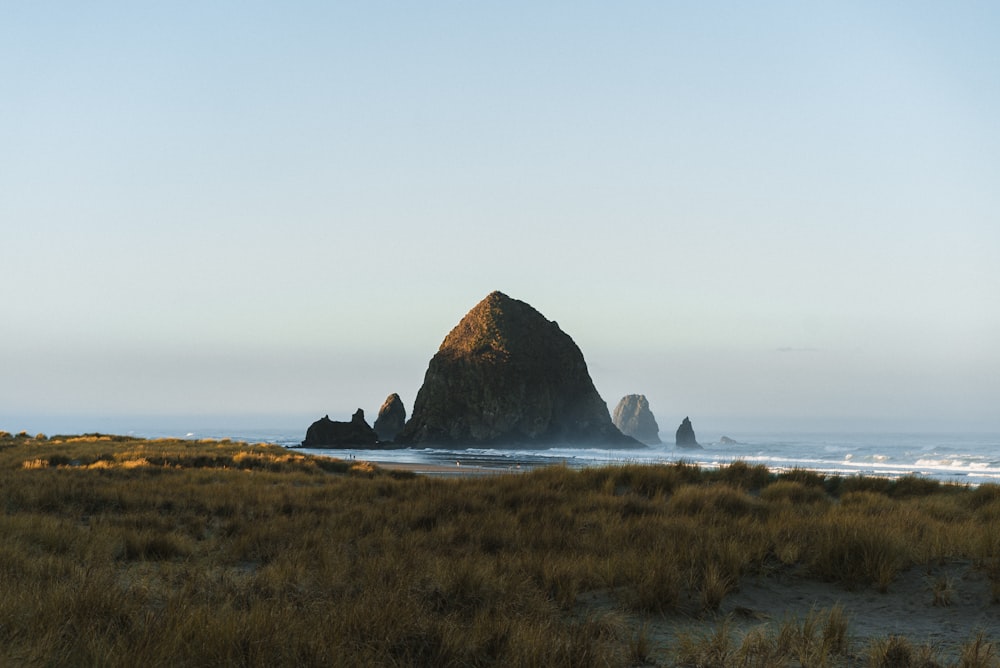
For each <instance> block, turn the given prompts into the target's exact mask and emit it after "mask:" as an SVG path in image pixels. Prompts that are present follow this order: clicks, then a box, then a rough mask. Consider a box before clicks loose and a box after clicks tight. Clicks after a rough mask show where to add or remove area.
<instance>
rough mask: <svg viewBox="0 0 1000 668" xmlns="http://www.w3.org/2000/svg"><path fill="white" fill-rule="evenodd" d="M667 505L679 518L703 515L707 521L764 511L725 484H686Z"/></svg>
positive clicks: (741, 492) (756, 501) (745, 495)
mask: <svg viewBox="0 0 1000 668" xmlns="http://www.w3.org/2000/svg"><path fill="white" fill-rule="evenodd" d="M667 506H668V508H669V509H670V510H671V511H672V512H675V513H679V514H682V515H696V514H700V515H705V516H707V519H708V520H709V521H716V520H719V519H722V520H725V519H727V518H729V517H738V516H742V515H749V514H759V513H761V512H762V511H763V509H764V506H763V505H762V504H761V503H760V502H759V501H758V500H757V499H754V498H753V497H751V496H750V495H749V494H747V493H746V492H744V491H742V490H739V489H736V488H734V487H730V486H729V485H727V484H725V483H719V484H716V485H685V486H683V487H681V488H680V489H678V490H677V491H676V492H675V493H674V495H673V496H672V497H671V498H670V501H669V502H668V504H667Z"/></svg>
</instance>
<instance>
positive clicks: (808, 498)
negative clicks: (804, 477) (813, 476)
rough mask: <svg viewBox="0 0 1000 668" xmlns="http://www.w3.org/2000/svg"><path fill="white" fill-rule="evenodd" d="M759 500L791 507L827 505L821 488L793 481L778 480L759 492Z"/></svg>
mask: <svg viewBox="0 0 1000 668" xmlns="http://www.w3.org/2000/svg"><path fill="white" fill-rule="evenodd" d="M760 498H761V500H762V501H766V502H767V503H788V504H791V505H793V506H808V505H812V504H817V503H827V502H828V500H829V498H828V497H827V495H826V491H825V490H824V489H823V488H822V487H818V486H815V485H809V486H807V485H805V484H803V483H801V482H798V481H794V480H779V481H778V482H775V483H772V484H770V485H768V486H767V487H765V488H764V489H762V490H761V492H760Z"/></svg>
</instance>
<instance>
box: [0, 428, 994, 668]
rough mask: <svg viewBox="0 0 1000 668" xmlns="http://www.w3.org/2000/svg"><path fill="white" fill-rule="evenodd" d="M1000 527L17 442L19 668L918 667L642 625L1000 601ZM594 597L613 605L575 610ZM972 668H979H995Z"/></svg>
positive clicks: (0, 530) (949, 506)
mask: <svg viewBox="0 0 1000 668" xmlns="http://www.w3.org/2000/svg"><path fill="white" fill-rule="evenodd" d="M998 519H1000V487H997V486H992V485H984V486H981V487H979V488H976V489H967V488H962V487H957V486H949V485H940V484H937V483H933V482H930V483H929V482H928V481H926V480H922V479H918V478H912V479H910V478H902V479H899V480H895V481H889V480H879V479H866V478H830V477H827V476H823V475H822V474H817V473H812V472H807V471H791V472H789V473H786V474H782V475H776V474H773V473H771V472H769V471H767V470H766V469H765V468H763V467H760V466H749V465H747V464H744V463H740V462H737V463H734V464H732V465H730V466H726V467H723V468H721V469H718V470H701V469H699V468H698V467H695V466H692V465H689V464H673V465H663V466H647V465H642V466H639V465H635V466H633V465H625V466H610V467H604V468H594V469H586V470H580V471H574V470H570V469H567V468H564V467H550V468H544V469H539V470H535V471H532V472H528V473H524V474H509V475H497V476H487V477H477V478H474V479H473V478H467V479H438V478H431V477H423V476H414V475H412V474H392V473H390V472H387V471H384V470H381V469H378V468H376V467H373V466H371V465H366V464H365V463H363V462H356V461H339V460H333V459H328V458H321V457H312V456H307V455H303V454H299V453H295V452H289V451H287V450H284V449H282V448H278V447H275V446H269V445H248V444H241V443H231V442H228V441H219V442H216V441H200V442H192V441H178V440H138V439H132V438H127V437H118V436H107V435H100V434H91V435H85V436H54V437H48V438H47V437H44V436H42V435H39V436H37V437H31V436H28V435H27V434H21V435H18V436H11V435H9V434H0V536H2V537H3V539H2V540H0V665H38V666H54V665H60V666H84V665H87V666H90V665H99V666H134V665H146V666H151V667H152V666H208V665H243V666H284V665H296V666H300V665H337V666H341V665H343V666H353V665H359V666H360V665H388V666H394V665H436V666H506V665H524V666H609V665H610V666H628V665H639V664H642V663H655V664H660V665H678V666H680V665H684V666H687V665H690V666H696V665H698V666H700V665H705V666H708V665H719V666H729V665H733V666H737V665H739V666H758V665H759V666H772V665H774V666H784V665H791V666H794V665H831V666H838V665H894V664H892V663H891V661H892V660H894V659H893V658H892V657H894V656H897V655H898V656H903V655H904V654H906V652H907V651H908V652H909V654H906V655H907V656H911V657H919V656H922V655H921V654H920V651H919V650H918V649H916V648H917V647H918V646H917V645H915V644H913V643H908V641H905V640H901V639H893V638H888V639H881V640H879V641H878V642H873V643H872V644H870V646H868V647H866V648H864V649H863V650H857V649H853V650H852V649H851V646H850V643H849V642H848V641H847V640H846V638H847V630H846V628H847V621H846V620H845V618H844V615H843V612H842V611H840V610H837V609H834V610H828V611H817V612H816V613H815V615H811V616H810V617H809V618H808V619H805V620H802V621H798V620H789V621H786V623H785V624H784V625H783V626H781V627H776V628H773V629H771V630H770V631H768V630H762V629H758V630H756V631H754V632H753V633H750V634H747V635H746V636H745V637H743V638H734V637H733V634H732V633H730V632H729V630H728V629H727V628H726V624H725V623H724V622H723V623H722V624H721V625H720V626H719V627H718V628H716V629H715V630H714V631H712V633H711V634H709V635H708V636H704V637H701V636H690V635H689V636H686V637H683V638H680V639H679V640H678V641H677V642H675V643H673V644H672V645H666V644H664V643H663V642H662V641H660V640H658V639H655V638H652V637H651V636H650V634H649V630H648V628H647V627H644V626H642V625H636V624H634V623H633V622H634V620H636V619H663V618H671V617H673V616H677V617H679V618H684V619H691V618H697V617H699V616H701V617H704V618H705V619H708V620H711V619H713V615H715V612H716V611H717V610H719V609H720V607H721V605H722V604H723V602H724V601H725V599H726V597H727V595H729V594H730V593H731V592H732V591H734V590H735V589H736V587H738V585H739V581H740V578H741V577H743V576H746V575H753V574H760V573H769V572H774V571H775V570H780V569H795V570H796V571H797V572H800V573H802V574H804V575H805V576H807V577H811V578H816V579H820V580H826V581H831V582H836V583H839V584H840V585H842V586H844V587H846V588H874V589H876V590H882V591H885V590H889V589H891V587H892V586H893V580H894V578H895V577H896V576H897V575H898V574H899V573H900V572H901V571H902V570H904V569H906V568H909V567H911V566H913V565H916V564H930V563H936V562H941V561H945V560H949V559H967V560H971V561H972V562H974V563H975V564H976V565H977V566H978V567H979V568H981V569H983V571H984V572H986V573H987V574H988V575H989V580H988V581H989V583H990V586H992V588H993V589H992V594H993V597H994V598H997V596H998V592H1000V538H998V533H997V532H996V531H995V528H996V526H997V521H998ZM595 592H599V593H601V595H602V596H606V597H607V598H608V600H609V601H610V605H608V606H605V607H604V608H593V607H587V606H585V605H582V604H581V601H582V600H583V599H584V597H585V596H587V595H593V594H594V593H595ZM947 600H948V587H947V582H944V581H942V583H941V584H940V586H938V588H937V589H935V592H934V602H935V603H936V604H939V605H946V604H947ZM929 604H930V602H929ZM976 642H977V643H978V644H976V645H975V647H972V646H971V645H970V647H972V649H969V650H968V651H969V655H968V656H969V657H972V658H970V659H968V662H965V663H963V664H962V665H983V666H986V665H995V664H994V663H990V662H991V661H995V659H994V658H993V646H992V644H991V643H990V641H989V639H986V638H981V637H980V638H978V639H977V640H976ZM879 643H881V644H879ZM900 647H901V648H902V649H899V648H900ZM859 652H861V654H859ZM862 655H863V656H862ZM720 657H721V658H720ZM880 657H881V658H880ZM886 657H888V658H886ZM914 660H916V659H914ZM963 661H965V659H963ZM977 662H978V663H977ZM934 665H938V664H934Z"/></svg>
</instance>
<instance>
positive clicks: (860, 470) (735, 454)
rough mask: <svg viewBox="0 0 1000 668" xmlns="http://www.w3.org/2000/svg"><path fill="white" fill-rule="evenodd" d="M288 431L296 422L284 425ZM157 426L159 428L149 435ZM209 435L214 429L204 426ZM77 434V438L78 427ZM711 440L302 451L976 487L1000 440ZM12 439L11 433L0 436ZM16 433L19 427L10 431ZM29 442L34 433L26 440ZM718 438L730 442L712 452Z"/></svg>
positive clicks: (244, 430) (68, 427)
mask: <svg viewBox="0 0 1000 668" xmlns="http://www.w3.org/2000/svg"><path fill="white" fill-rule="evenodd" d="M23 422H24V421H23V420H21V419H14V418H8V419H4V420H2V423H0V427H3V426H4V425H5V424H6V425H11V426H14V425H18V424H22V423H23ZM29 422H33V423H34V424H33V425H31V424H29V425H28V426H34V427H35V428H36V429H38V428H39V427H41V428H42V429H45V428H48V429H49V430H50V431H49V433H50V434H54V433H64V434H66V433H82V432H83V431H102V432H104V433H115V434H122V433H127V434H131V435H135V436H140V437H145V438H158V437H172V438H190V439H202V438H213V439H223V438H229V439H232V440H234V441H247V442H251V443H261V442H262V443H272V444H276V445H280V446H283V447H297V446H299V444H300V443H301V442H302V439H303V438H304V437H305V431H306V427H307V426H308V423H309V420H307V419H304V418H303V419H302V420H301V424H302V426H301V427H295V428H292V427H289V426H287V425H288V424H289V422H290V421H289V420H288V419H287V418H285V419H279V420H275V423H277V424H280V425H283V426H280V427H275V428H266V427H265V425H266V424H267V423H268V420H267V419H266V418H258V419H257V422H256V424H254V423H253V422H252V421H251V420H248V419H234V418H232V417H230V418H228V419H227V418H219V419H211V418H205V417H200V418H183V417H175V418H172V419H170V420H159V419H157V418H146V419H143V420H134V419H131V420H130V419H127V418H107V419H106V420H104V421H99V422H98V424H94V423H93V421H91V420H81V419H73V420H67V419H62V420H57V419H54V418H49V419H37V420H32V421H29ZM291 423H292V424H298V423H299V421H298V420H294V421H291ZM157 425H159V426H157ZM206 425H216V426H206ZM84 426H85V428H81V427H84ZM733 426H734V425H730V426H729V427H727V429H728V430H729V431H727V432H722V431H715V430H713V429H711V428H710V427H708V425H707V424H706V425H705V427H706V428H704V429H700V428H699V426H698V424H697V423H696V424H695V429H696V433H697V435H698V440H699V442H700V443H701V444H702V445H703V446H704V447H703V449H700V450H688V449H682V448H677V447H675V446H674V445H673V433H672V432H671V433H669V434H668V433H661V434H660V438H661V439H663V440H664V441H667V443H664V444H663V445H655V446H649V447H646V448H636V449H630V450H619V449H615V450H606V449H600V448H590V447H580V448H573V447H558V448H552V449H548V450H530V449H494V448H468V449H456V448H405V449H400V450H367V449H346V450H321V449H302V450H300V451H302V452H311V453H316V454H322V455H329V456H332V457H340V458H350V457H354V458H356V459H362V460H369V461H375V462H380V461H381V462H402V463H418V464H438V465H445V466H455V465H456V463H458V464H460V465H462V466H481V467H490V468H496V469H501V470H503V469H513V470H516V469H518V468H520V469H522V470H523V469H526V468H531V467H535V466H545V465H550V464H564V465H566V466H570V467H573V468H581V467H587V466H602V465H607V464H656V463H664V462H666V463H669V462H677V461H684V462H689V463H693V464H698V465H700V466H703V467H717V466H720V465H725V464H729V463H731V462H734V461H744V462H747V463H748V464H763V465H765V466H767V467H768V468H770V469H774V470H778V471H782V470H788V469H792V468H803V469H810V470H814V471H820V472H823V473H829V474H837V475H856V474H865V475H877V476H888V477H898V476H903V475H911V474H915V475H920V476H926V477H928V478H934V479H937V480H940V481H948V482H958V483H970V484H981V483H988V482H995V483H998V484H1000V432H997V431H995V430H991V431H989V432H971V431H970V432H957V433H956V432H943V431H942V432H936V431H923V432H911V433H908V432H890V431H878V430H872V431H868V432H863V431H858V432H853V433H847V432H837V431H820V430H816V429H814V430H811V431H810V430H806V429H802V430H795V431H793V430H784V431H778V430H775V431H767V430H765V429H758V430H755V431H741V430H739V429H733V428H732V427H733ZM6 428H7V429H8V430H9V431H13V429H11V427H6ZM17 430H20V427H18V428H17ZM30 433H32V434H33V433H35V432H34V431H31V432H30ZM722 433H728V435H729V436H731V437H732V438H734V439H735V440H736V441H738V442H737V443H735V444H723V443H720V442H719V441H720V439H721V438H722Z"/></svg>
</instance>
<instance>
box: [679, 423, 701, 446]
mask: <svg viewBox="0 0 1000 668" xmlns="http://www.w3.org/2000/svg"><path fill="white" fill-rule="evenodd" d="M677 447H679V448H700V447H701V446H700V445H698V440H697V439H696V438H695V437H694V427H692V426H691V420H690V418H684V421H683V422H681V426H679V427H677Z"/></svg>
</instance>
